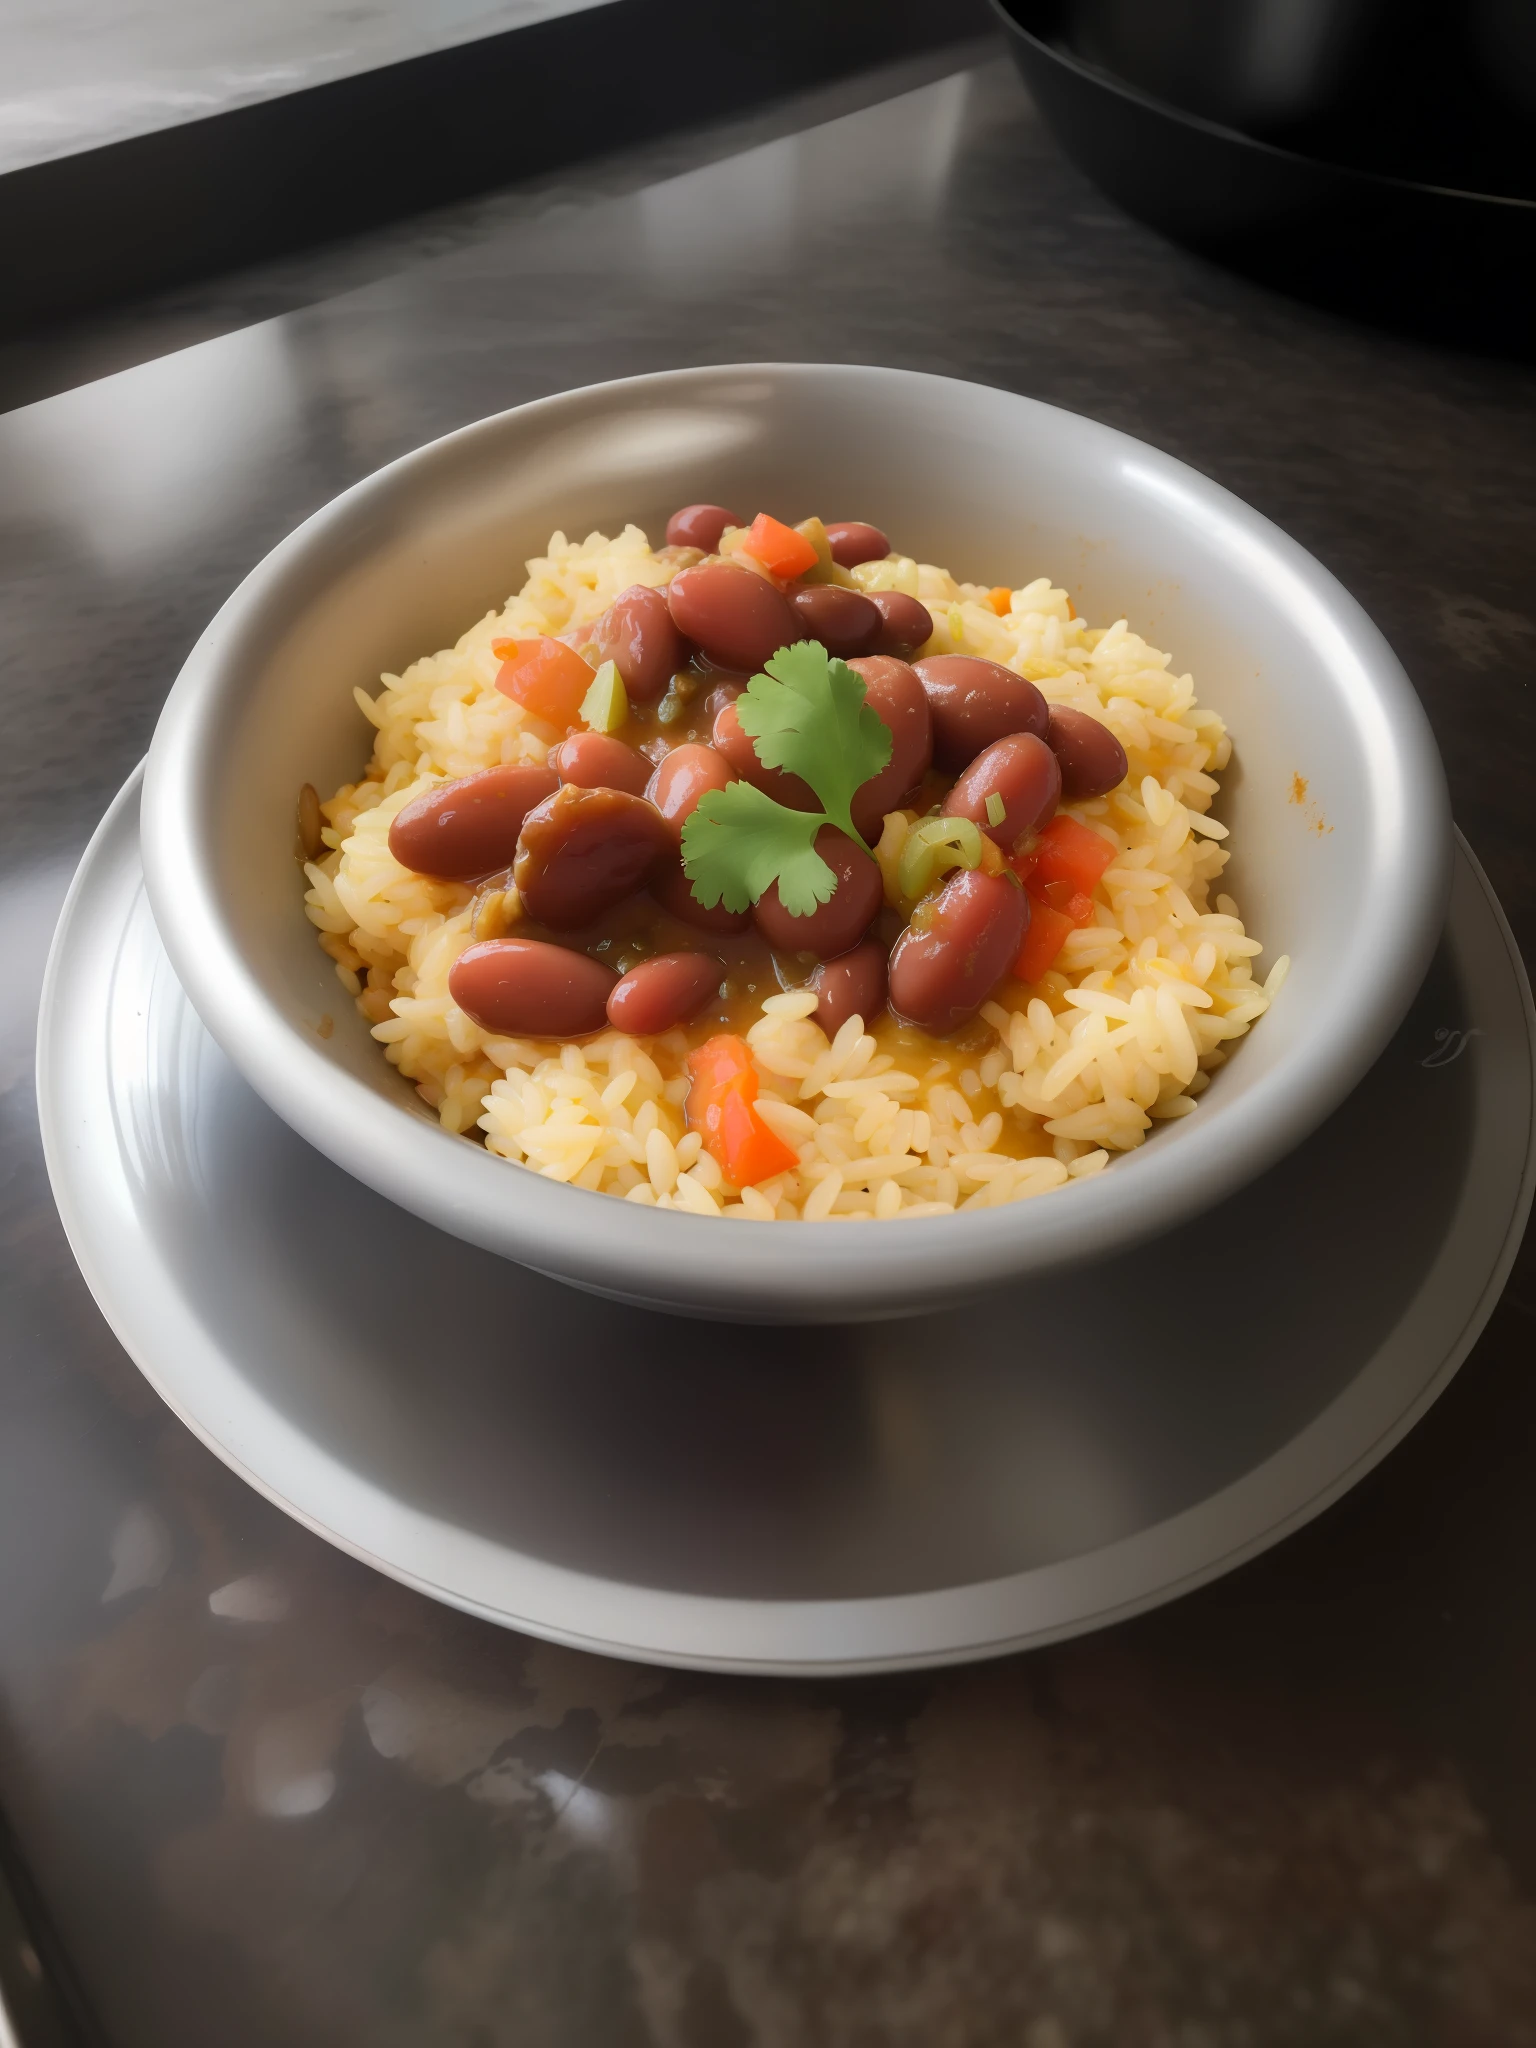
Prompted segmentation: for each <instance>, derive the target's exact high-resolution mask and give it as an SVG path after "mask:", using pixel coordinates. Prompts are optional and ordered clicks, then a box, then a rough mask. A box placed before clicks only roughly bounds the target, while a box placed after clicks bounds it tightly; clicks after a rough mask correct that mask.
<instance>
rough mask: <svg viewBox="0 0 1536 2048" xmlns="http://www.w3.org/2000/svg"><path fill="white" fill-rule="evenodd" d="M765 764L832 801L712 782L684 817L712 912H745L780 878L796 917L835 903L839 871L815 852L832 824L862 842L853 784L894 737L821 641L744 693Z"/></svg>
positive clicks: (700, 895)
mask: <svg viewBox="0 0 1536 2048" xmlns="http://www.w3.org/2000/svg"><path fill="white" fill-rule="evenodd" d="M736 716H737V717H738V718H739V719H740V720H741V728H742V731H743V732H745V733H747V734H748V735H749V736H750V737H751V740H752V744H753V751H754V752H755V753H756V755H757V758H758V759H759V761H761V762H762V764H763V766H764V767H765V768H784V769H787V770H788V772H789V773H790V774H791V775H798V776H800V777H802V778H803V780H804V781H806V782H808V783H809V784H810V786H811V788H812V789H813V790H814V791H815V792H816V795H817V796H818V797H819V798H820V799H821V802H822V804H823V806H824V808H823V809H822V810H819V811H792V810H790V809H789V808H788V807H787V806H786V805H784V804H781V803H779V802H777V801H776V800H775V799H774V798H773V797H771V796H768V795H765V793H764V792H763V791H762V790H760V789H758V788H757V787H756V786H755V785H754V784H752V783H750V782H733V783H731V784H730V785H729V786H728V787H727V788H725V789H718V790H710V791H709V792H708V794H707V795H705V796H704V797H702V798H701V799H700V801H699V804H698V806H697V808H696V809H695V810H694V811H693V812H692V814H691V815H690V816H689V818H688V819H687V820H686V821H685V823H684V825H683V872H684V873H685V874H686V875H687V877H688V880H689V882H690V884H691V885H692V888H693V893H694V896H695V897H696V898H697V900H698V901H699V902H700V903H701V904H702V905H703V906H704V908H705V909H706V910H712V909H713V908H714V907H715V905H716V904H717V903H723V904H724V905H725V907H726V909H727V910H745V909H747V908H748V906H749V905H751V904H753V903H756V902H758V901H759V900H760V899H761V898H762V897H763V896H765V895H766V894H767V893H768V891H769V890H770V889H771V888H772V887H773V885H774V883H775V882H777V883H778V885H779V897H780V900H781V901H782V903H783V905H784V908H785V909H786V910H787V911H788V912H789V914H790V915H791V917H809V916H810V915H811V913H812V911H814V910H815V908H816V906H817V905H818V904H819V903H829V902H830V901H831V899H832V896H833V894H834V893H835V891H836V889H837V876H836V875H835V874H834V873H833V871H832V869H831V868H830V867H828V865H827V863H826V862H825V861H824V860H823V859H822V857H821V855H820V854H819V853H818V852H817V851H816V835H817V833H818V832H819V831H821V829H822V827H823V826H825V825H835V826H836V827H837V829H838V830H839V831H840V832H846V833H847V835H848V837H849V838H850V839H851V840H853V842H854V844H855V845H856V846H862V845H863V843H864V842H863V840H862V839H861V838H860V837H859V834H858V832H857V831H856V830H855V828H854V823H853V817H852V814H851V811H850V806H851V804H852V802H853V797H854V792H855V791H856V790H857V789H858V788H860V786H861V785H862V784H864V783H866V782H868V781H869V779H870V777H871V776H872V775H878V774H879V772H880V770H881V769H882V768H883V767H884V766H885V764H886V762H887V761H889V760H890V758H891V735H890V732H889V730H888V729H887V727H886V725H885V723H884V721H883V720H882V719H881V718H879V717H878V716H877V715H876V714H875V712H874V711H873V710H871V708H870V707H869V705H868V704H866V703H865V701H864V681H863V678H862V677H861V676H860V675H859V674H858V673H857V672H856V671H855V670H853V669H851V668H849V666H848V664H847V663H846V662H844V661H836V660H833V659H832V658H831V657H830V656H829V655H828V653H827V650H826V649H825V648H824V647H823V646H822V645H821V643H820V642H819V641H817V640H801V641H799V642H797V643H796V645H795V646H793V647H781V648H780V649H779V651H778V653H777V654H775V655H774V656H773V658H772V660H771V661H770V662H769V663H768V667H767V671H766V673H765V674H762V675H756V676H754V677H753V678H752V680H751V682H750V683H749V684H748V685H747V687H746V689H745V691H744V692H743V693H742V695H741V696H740V697H738V698H737V699H736Z"/></svg>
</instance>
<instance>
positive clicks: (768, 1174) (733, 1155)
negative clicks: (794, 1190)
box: [688, 1032, 799, 1188]
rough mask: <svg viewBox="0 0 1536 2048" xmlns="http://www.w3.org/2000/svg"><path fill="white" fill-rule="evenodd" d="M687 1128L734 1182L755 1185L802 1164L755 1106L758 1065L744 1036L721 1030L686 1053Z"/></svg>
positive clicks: (743, 1186) (728, 1178)
mask: <svg viewBox="0 0 1536 2048" xmlns="http://www.w3.org/2000/svg"><path fill="white" fill-rule="evenodd" d="M688 1072H689V1075H690V1077H691V1081H692V1085H691V1086H690V1088H689V1090H688V1128H689V1130H691V1131H697V1132H698V1133H699V1135H700V1136H701V1137H702V1138H703V1140H704V1144H705V1148H706V1150H707V1151H708V1152H709V1154H710V1157H711V1158H712V1159H713V1160H714V1161H715V1163H716V1164H717V1165H718V1166H719V1168H720V1171H721V1172H722V1173H723V1174H724V1175H725V1177H726V1179H727V1180H728V1181H731V1182H732V1183H733V1184H734V1185H735V1186H736V1187H739V1188H748V1187H755V1186H756V1185H757V1183H758V1182H759V1181H763V1180H771V1179H772V1178H773V1176H774V1174H776V1173H787V1172H788V1171H789V1169H790V1168H791V1167H793V1166H796V1165H798V1164H799V1160H798V1157H797V1155H796V1154H795V1153H794V1152H792V1151H791V1150H790V1148H789V1146H788V1145H786V1144H785V1142H784V1140H783V1139H782V1138H781V1137H779V1135H778V1133H777V1132H775V1131H772V1130H770V1129H769V1128H768V1126H767V1124H765V1123H764V1122H763V1119H762V1117H761V1116H760V1115H759V1114H758V1112H757V1109H756V1108H755V1107H754V1105H755V1103H756V1101H757V1089H758V1081H757V1069H756V1067H754V1066H753V1064H752V1054H751V1052H750V1051H749V1050H748V1048H747V1044H746V1041H745V1040H744V1039H741V1038H736V1037H734V1036H733V1035H732V1034H731V1033H729V1032H722V1033H721V1034H720V1035H719V1036H718V1037H716V1038H711V1039H708V1040H707V1041H706V1042H705V1043H704V1044H703V1045H701V1046H699V1047H698V1049H697V1050H696V1051H694V1052H691V1053H690V1054H689V1055H688Z"/></svg>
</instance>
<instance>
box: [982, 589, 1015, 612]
mask: <svg viewBox="0 0 1536 2048" xmlns="http://www.w3.org/2000/svg"><path fill="white" fill-rule="evenodd" d="M987 603H988V604H989V605H991V607H992V609H993V611H995V612H996V613H997V616H998V617H999V618H1000V619H1006V618H1007V616H1008V614H1009V613H1010V612H1011V611H1012V610H1013V592H1012V591H1011V590H1010V589H1009V588H1008V586H1007V584H1006V583H999V584H998V585H997V587H996V589H995V590H989V591H988V592H987Z"/></svg>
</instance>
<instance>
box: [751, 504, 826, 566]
mask: <svg viewBox="0 0 1536 2048" xmlns="http://www.w3.org/2000/svg"><path fill="white" fill-rule="evenodd" d="M742 546H743V547H744V548H745V549H746V551H747V553H748V554H749V555H755V556H756V557H757V559H758V561H760V562H761V563H762V565H763V567H764V568H765V569H766V570H768V571H769V573H770V574H771V575H774V576H777V577H779V578H780V580H781V581H782V582H785V583H788V582H789V581H790V579H791V578H792V577H795V576H803V575H804V574H805V573H806V571H807V570H808V569H814V568H815V566H816V563H817V560H818V556H817V553H816V549H815V547H814V545H813V544H812V543H811V542H810V541H809V540H807V539H806V537H805V535H804V534H803V533H796V531H795V529H794V528H793V527H792V526H786V525H785V524H784V522H783V521H782V520H781V519H774V518H771V517H770V516H769V514H768V513H766V512H759V513H758V515H757V517H756V518H755V519H754V520H753V522H752V524H751V525H750V526H749V527H748V529H747V537H746V539H745V540H744V541H743V542H742Z"/></svg>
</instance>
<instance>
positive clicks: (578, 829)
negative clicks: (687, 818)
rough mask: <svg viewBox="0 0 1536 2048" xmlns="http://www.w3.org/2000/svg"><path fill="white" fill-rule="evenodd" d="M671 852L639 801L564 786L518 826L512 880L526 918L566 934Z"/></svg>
mask: <svg viewBox="0 0 1536 2048" xmlns="http://www.w3.org/2000/svg"><path fill="white" fill-rule="evenodd" d="M672 850H673V839H672V832H671V828H670V826H669V825H668V824H667V822H666V820H665V819H664V818H663V817H662V815H661V813H660V811H658V810H657V809H656V808H655V806H654V805H653V804H648V803H647V802H646V801H645V799H644V797H638V796H629V795H627V794H626V793H625V792H624V791H623V790H621V789H577V788H576V787H575V786H574V784H571V783H567V784H566V786H565V788H564V789H562V790H560V791H559V792H558V794H557V795H555V796H552V797H549V798H547V799H546V800H545V802H543V803H541V804H540V805H539V806H538V808H537V809H536V810H532V811H530V812H529V813H528V815H527V817H526V818H525V819H524V820H523V830H522V836H521V838H520V839H519V841H518V846H517V859H516V861H515V862H514V864H513V868H512V879H513V881H514V882H515V883H516V884H517V893H518V895H519V896H520V897H521V898H522V900H523V908H524V909H525V910H526V911H527V912H528V915H529V916H530V917H531V918H534V919H536V920H537V922H538V923H540V924H547V925H548V926H549V927H550V928H551V930H553V931H571V930H574V929H575V928H577V927H578V926H580V925H584V924H590V923H591V922H592V920H593V918H594V917H599V916H601V915H602V913H603V912H604V911H605V910H608V909H611V908H612V906H613V905H614V904H615V903H619V902H621V901H622V900H623V898H624V897H626V896H627V895H628V894H629V893H630V891H631V890H632V889H638V888H639V886H640V884H641V883H642V882H643V881H644V879H645V877H646V874H647V873H648V872H649V870H650V869H651V868H652V867H654V866H655V864H656V863H657V861H659V860H660V859H661V857H662V856H663V855H664V854H668V853H670V852H672Z"/></svg>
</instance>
